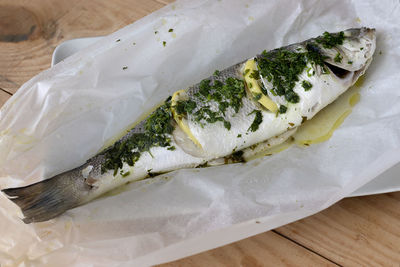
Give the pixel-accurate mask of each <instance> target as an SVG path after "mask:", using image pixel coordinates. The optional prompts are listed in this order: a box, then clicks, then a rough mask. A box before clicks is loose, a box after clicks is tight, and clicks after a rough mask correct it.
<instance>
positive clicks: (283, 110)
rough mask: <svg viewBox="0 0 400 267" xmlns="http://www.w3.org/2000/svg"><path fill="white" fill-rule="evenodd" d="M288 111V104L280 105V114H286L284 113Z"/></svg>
mask: <svg viewBox="0 0 400 267" xmlns="http://www.w3.org/2000/svg"><path fill="white" fill-rule="evenodd" d="M286 111H287V107H286V106H284V105H280V106H279V113H280V114H284V113H286Z"/></svg>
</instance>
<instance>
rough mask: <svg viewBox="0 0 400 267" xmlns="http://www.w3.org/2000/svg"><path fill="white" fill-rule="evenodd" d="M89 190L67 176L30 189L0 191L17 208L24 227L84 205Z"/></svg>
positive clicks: (81, 182) (57, 177)
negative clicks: (19, 209) (19, 210)
mask: <svg viewBox="0 0 400 267" xmlns="http://www.w3.org/2000/svg"><path fill="white" fill-rule="evenodd" d="M89 190H90V186H88V185H87V184H85V182H84V180H83V179H79V178H76V177H75V178H74V179H73V177H71V176H70V175H68V172H65V173H63V174H60V175H57V176H55V177H53V178H51V179H47V180H44V181H41V182H38V183H35V184H32V185H28V186H24V187H17V188H8V189H3V190H1V191H2V192H3V193H5V194H6V195H7V196H8V198H9V199H10V200H11V201H13V202H14V203H15V204H17V205H18V206H19V207H20V208H21V211H22V213H23V215H24V218H23V219H22V220H23V221H24V223H27V224H28V223H32V222H43V221H47V220H50V219H52V218H55V217H57V216H58V215H60V214H62V213H64V212H65V211H67V210H69V209H72V208H74V207H76V206H78V205H80V204H82V203H83V201H82V200H83V199H84V198H83V197H84V196H85V195H87V192H88V191H89Z"/></svg>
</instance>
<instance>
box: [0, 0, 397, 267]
mask: <svg viewBox="0 0 400 267" xmlns="http://www.w3.org/2000/svg"><path fill="white" fill-rule="evenodd" d="M168 2H172V0H129V1H128V0H113V1H107V0H87V1H81V0H68V1H63V0H31V1H23V0H1V1H0V105H2V104H3V103H4V102H5V101H6V100H7V99H8V98H9V97H10V96H11V95H12V94H13V93H15V92H16V91H17V89H18V88H19V87H20V86H21V85H22V84H23V83H24V82H25V81H27V80H28V79H30V78H31V77H32V76H34V75H36V74H37V73H39V72H40V71H42V70H45V69H47V68H48V67H50V62H51V55H52V53H53V50H54V48H55V47H56V46H57V45H58V44H60V43H61V42H62V41H64V40H68V39H72V38H77V37H85V36H97V35H106V34H109V33H111V32H114V31H115V30H117V29H119V28H121V27H123V26H125V25H127V24H130V23H132V22H133V21H135V20H137V19H140V18H141V17H143V16H145V15H146V14H148V13H151V12H153V11H155V10H157V9H159V8H161V7H163V6H164V5H166V4H168ZM399 263H400V192H398V193H390V194H382V195H375V196H367V197H357V198H349V199H344V200H342V201H340V202H339V203H337V204H336V205H334V206H332V207H330V208H328V209H327V210H324V211H322V212H320V213H318V214H316V215H314V216H311V217H309V218H306V219H303V220H300V221H298V222H295V223H292V224H289V225H286V226H283V227H280V228H278V229H275V230H272V231H268V232H265V233H262V234H259V235H257V236H254V237H251V238H247V239H244V240H242V241H239V242H236V243H233V244H230V245H227V246H224V247H221V248H217V249H213V250H211V251H207V252H204V253H201V254H198V255H195V256H192V257H188V258H185V259H181V260H179V261H176V262H173V263H169V264H166V265H164V266H210V265H211V266H276V265H278V264H279V265H299V266H310V265H346V266H353V265H362V266H366V265H375V266H376V265H385V266H389V265H396V266H398V265H399Z"/></svg>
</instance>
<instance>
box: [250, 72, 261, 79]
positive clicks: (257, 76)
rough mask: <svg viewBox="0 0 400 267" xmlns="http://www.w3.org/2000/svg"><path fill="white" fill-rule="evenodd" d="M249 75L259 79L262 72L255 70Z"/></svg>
mask: <svg viewBox="0 0 400 267" xmlns="http://www.w3.org/2000/svg"><path fill="white" fill-rule="evenodd" d="M249 77H250V78H253V79H255V80H258V79H260V72H259V71H258V70H253V72H252V73H251V74H250V75H249Z"/></svg>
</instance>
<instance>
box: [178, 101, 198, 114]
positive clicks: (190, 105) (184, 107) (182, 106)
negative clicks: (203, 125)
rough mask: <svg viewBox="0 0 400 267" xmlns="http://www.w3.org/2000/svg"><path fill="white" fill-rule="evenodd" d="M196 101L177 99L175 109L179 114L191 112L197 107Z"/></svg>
mask: <svg viewBox="0 0 400 267" xmlns="http://www.w3.org/2000/svg"><path fill="white" fill-rule="evenodd" d="M196 106H197V105H196V102H194V101H192V100H185V101H177V103H176V105H175V110H176V113H177V114H178V115H181V114H186V113H191V112H192V111H193V110H194V109H195V108H196Z"/></svg>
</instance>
